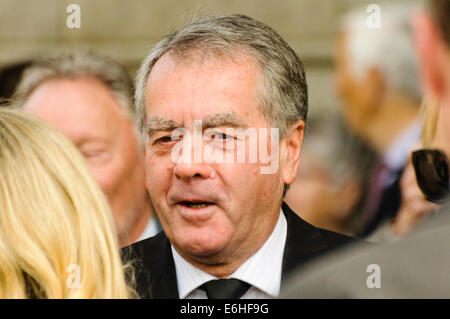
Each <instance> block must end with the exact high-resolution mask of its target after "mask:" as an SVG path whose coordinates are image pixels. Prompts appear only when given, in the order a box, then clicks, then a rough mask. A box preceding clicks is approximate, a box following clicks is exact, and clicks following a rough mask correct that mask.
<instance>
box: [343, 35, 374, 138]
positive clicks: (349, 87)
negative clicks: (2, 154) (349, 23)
mask: <svg viewBox="0 0 450 319" xmlns="http://www.w3.org/2000/svg"><path fill="white" fill-rule="evenodd" d="M347 45H348V36H346V35H345V33H344V34H341V36H340V37H339V39H338V43H337V47H336V54H335V64H336V91H337V94H338V96H339V97H340V99H341V100H342V104H343V105H342V106H343V114H344V115H345V119H346V121H347V123H348V125H349V126H350V127H351V129H352V130H353V131H354V132H356V133H358V134H359V135H360V136H363V137H365V133H364V132H365V130H366V128H365V126H366V124H367V122H368V121H369V120H370V117H371V116H372V113H371V108H370V106H371V105H372V102H373V101H371V97H370V95H369V94H368V92H367V91H368V90H367V88H366V86H367V85H368V84H367V83H365V81H364V80H362V79H358V78H357V77H356V76H355V75H354V74H353V70H352V65H351V59H350V55H349V50H348V49H347Z"/></svg>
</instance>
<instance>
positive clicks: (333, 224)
mask: <svg viewBox="0 0 450 319" xmlns="http://www.w3.org/2000/svg"><path fill="white" fill-rule="evenodd" d="M302 153H303V154H302V161H301V165H300V168H299V171H298V174H297V178H296V180H295V181H294V183H292V184H291V186H290V188H289V190H288V192H287V193H286V197H285V200H286V202H287V203H288V205H289V206H290V207H291V208H292V209H293V211H294V212H296V213H297V214H299V215H300V216H301V217H302V218H303V219H305V220H306V221H308V222H309V223H311V224H312V225H314V226H316V227H319V228H324V229H329V230H333V231H335V232H338V233H343V234H351V235H355V234H356V232H357V230H358V228H359V218H360V210H361V206H362V204H364V201H365V197H366V191H367V184H368V181H367V175H368V173H369V170H370V168H371V165H372V163H373V159H374V158H375V154H374V152H373V151H372V150H371V149H370V148H369V147H368V146H367V145H366V144H365V143H364V142H362V141H361V140H360V139H359V138H358V137H357V136H355V135H354V134H351V132H349V130H348V128H347V127H346V125H345V123H343V121H342V119H341V118H340V117H339V116H337V115H336V116H335V115H327V116H316V117H315V118H311V119H310V120H309V127H308V130H307V133H306V136H305V141H304V143H303V152H302Z"/></svg>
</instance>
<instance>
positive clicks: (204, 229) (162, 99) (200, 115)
mask: <svg viewBox="0 0 450 319" xmlns="http://www.w3.org/2000/svg"><path fill="white" fill-rule="evenodd" d="M258 80H259V74H258V73H257V72H256V69H255V66H254V64H253V62H252V61H251V60H250V59H248V58H243V59H242V60H240V61H239V62H238V63H234V62H231V61H229V60H222V59H220V60H214V59H207V60H206V61H202V62H192V63H191V62H189V63H186V64H183V63H177V62H175V61H174V60H173V59H172V57H170V55H169V54H166V55H165V56H163V57H162V58H161V59H160V60H159V61H158V62H157V63H156V65H155V66H154V68H153V70H152V71H151V74H150V76H149V79H148V82H147V92H146V101H147V105H146V110H147V120H149V119H152V118H155V117H156V116H157V117H159V118H162V119H164V120H165V122H169V121H173V122H172V123H176V125H177V126H182V127H185V128H187V129H188V130H189V131H190V132H191V135H193V126H194V125H193V124H194V120H199V119H202V120H205V119H206V118H208V117H211V116H214V115H215V114H218V113H223V112H234V114H235V115H236V116H237V118H238V119H239V122H240V123H241V124H242V126H247V127H253V128H256V129H258V128H267V127H269V125H268V123H267V121H266V120H265V118H264V116H263V115H262V113H261V112H260V110H259V107H258V104H257V99H256V85H257V82H258ZM225 127H230V126H229V125H227V124H224V125H219V126H217V127H216V130H217V131H220V132H223V133H225ZM269 131H270V130H269ZM258 135H260V134H258ZM170 136H171V131H170V130H169V131H163V130H155V131H154V133H152V134H148V135H147V137H146V167H147V189H148V191H149V193H150V197H151V200H152V202H153V204H154V206H155V210H156V212H157V213H158V216H159V218H160V221H161V223H162V226H163V228H164V231H165V233H166V234H167V236H168V237H169V239H170V240H171V242H172V244H174V246H175V247H176V248H177V250H178V251H179V252H180V253H181V254H182V255H184V257H187V258H194V259H197V260H198V259H201V258H202V257H207V258H208V262H213V263H221V262H226V261H227V258H231V256H233V257H234V258H239V256H241V255H244V254H246V253H248V251H249V250H250V251H251V250H252V249H253V250H254V249H255V248H254V246H255V245H256V246H257V245H258V244H262V243H260V242H259V241H260V240H259V238H261V237H262V236H263V237H264V236H266V235H267V236H268V234H270V232H271V231H272V230H273V226H274V225H275V223H276V218H277V214H276V213H277V212H278V211H279V207H280V203H281V194H282V188H283V183H282V182H281V178H280V172H279V171H280V170H281V169H282V168H281V167H280V170H278V171H277V172H276V173H275V174H271V175H264V174H261V173H260V167H261V164H260V163H259V157H258V162H257V163H248V157H247V161H246V162H245V163H236V162H235V163H211V164H207V163H205V162H202V163H190V164H188V163H174V162H173V160H172V158H171V150H172V148H173V147H174V145H175V144H176V143H177V142H176V141H171V140H170ZM167 137H168V138H167ZM268 141H269V142H270V138H269V139H268ZM246 143H247V152H248V138H247V140H246ZM192 144H193V143H192ZM247 156H248V153H247ZM276 198H280V200H278V201H277V200H276ZM192 202H207V203H208V205H206V206H205V205H203V206H205V207H203V206H192ZM262 234H263V235H262ZM265 238H267V237H265ZM256 248H259V247H256Z"/></svg>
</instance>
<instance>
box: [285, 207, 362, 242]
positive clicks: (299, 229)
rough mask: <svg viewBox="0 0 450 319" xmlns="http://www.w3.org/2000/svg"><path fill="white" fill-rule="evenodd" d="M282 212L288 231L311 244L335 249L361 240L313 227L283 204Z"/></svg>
mask: <svg viewBox="0 0 450 319" xmlns="http://www.w3.org/2000/svg"><path fill="white" fill-rule="evenodd" d="M283 212H284V213H285V216H286V220H287V222H288V231H289V232H290V233H291V234H292V235H294V237H296V236H295V235H298V236H299V235H300V233H301V235H303V236H305V235H307V236H308V238H309V239H310V240H311V242H322V246H323V247H324V248H335V247H339V246H342V245H347V244H351V243H356V242H362V240H360V239H358V238H356V237H352V236H348V235H344V234H340V233H336V232H334V231H330V230H326V229H322V228H318V227H315V226H313V225H311V224H310V223H308V222H307V221H305V220H303V219H302V218H301V217H300V216H298V215H297V214H296V213H295V212H294V211H293V210H292V209H291V208H290V207H289V206H288V205H287V204H286V203H283Z"/></svg>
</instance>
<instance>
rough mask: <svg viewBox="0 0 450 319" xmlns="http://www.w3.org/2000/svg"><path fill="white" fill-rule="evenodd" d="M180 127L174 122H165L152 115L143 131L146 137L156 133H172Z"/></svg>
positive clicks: (159, 117) (165, 120) (163, 119)
mask: <svg viewBox="0 0 450 319" xmlns="http://www.w3.org/2000/svg"><path fill="white" fill-rule="evenodd" d="M180 127H182V126H181V125H180V124H178V123H176V122H175V121H174V120H167V119H165V118H163V117H161V116H157V115H154V116H152V117H150V118H149V119H148V121H147V125H146V128H145V131H146V133H147V134H148V136H152V135H153V133H155V132H156V131H173V130H175V129H177V128H180Z"/></svg>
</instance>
